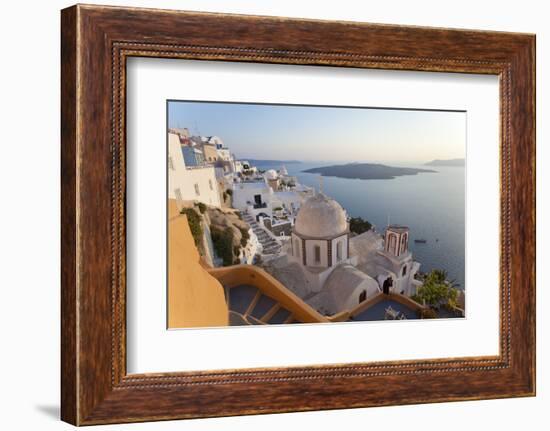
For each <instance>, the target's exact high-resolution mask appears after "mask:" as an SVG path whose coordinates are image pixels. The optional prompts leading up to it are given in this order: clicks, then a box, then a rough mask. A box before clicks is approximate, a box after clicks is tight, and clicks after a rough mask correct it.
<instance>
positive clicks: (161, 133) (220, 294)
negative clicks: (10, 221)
mask: <svg viewBox="0 0 550 431" xmlns="http://www.w3.org/2000/svg"><path fill="white" fill-rule="evenodd" d="M205 29H208V31H204V30H205ZM61 30H62V34H61V42H62V95H61V101H62V103H61V106H62V154H61V161H62V184H61V185H62V346H61V349H62V419H63V420H65V421H67V422H70V423H73V424H76V425H88V424H102V423H115V422H137V421H148V420H164V419H178V418H193V417H211V416H223V415H238V414H256V413H270V412H288V411H306V410H319V409H335V408H352V407H366V406H381V405H392V404H411V403H424V402H441V401H450V400H471V399H483V398H500V397H512V396H531V395H534V393H535V172H534V169H535V162H534V160H535V133H534V124H535V123H534V120H535V112H534V100H535V79H534V70H535V54H534V52H535V51H534V47H535V37H534V36H533V35H528V34H512V33H499V32H485V31H470V30H450V29H434V28H421V27H403V26H388V25H376V24H365V23H351V22H329V21H313V20H296V19H286V18H275V17H253V16H240V15H220V14H210V13H196V12H179V11H165V10H148V9H133V8H119V7H103V6H92V5H89V6H81V5H78V6H73V7H71V8H68V9H65V10H63V11H62V29H61ZM256 393H261V394H262V396H261V397H258V396H254V394H256Z"/></svg>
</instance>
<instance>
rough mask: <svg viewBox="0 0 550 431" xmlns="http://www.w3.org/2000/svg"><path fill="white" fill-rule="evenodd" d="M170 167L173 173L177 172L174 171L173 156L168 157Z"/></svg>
mask: <svg viewBox="0 0 550 431" xmlns="http://www.w3.org/2000/svg"><path fill="white" fill-rule="evenodd" d="M168 167H169V168H170V169H172V170H173V171H174V170H175V169H174V162H173V161H172V156H168Z"/></svg>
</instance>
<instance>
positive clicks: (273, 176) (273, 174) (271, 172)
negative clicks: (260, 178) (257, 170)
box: [265, 169, 279, 180]
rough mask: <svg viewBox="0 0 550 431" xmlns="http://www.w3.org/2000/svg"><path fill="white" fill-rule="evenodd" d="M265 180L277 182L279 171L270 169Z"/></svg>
mask: <svg viewBox="0 0 550 431" xmlns="http://www.w3.org/2000/svg"><path fill="white" fill-rule="evenodd" d="M265 178H266V179H267V180H276V179H277V178H279V174H277V171H276V170H275V169H269V170H268V171H266V173H265Z"/></svg>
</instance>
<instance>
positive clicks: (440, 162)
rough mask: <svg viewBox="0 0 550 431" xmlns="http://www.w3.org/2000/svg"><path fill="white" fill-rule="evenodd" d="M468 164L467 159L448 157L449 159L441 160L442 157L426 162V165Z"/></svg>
mask: <svg viewBox="0 0 550 431" xmlns="http://www.w3.org/2000/svg"><path fill="white" fill-rule="evenodd" d="M465 164H466V160H464V159H448V160H441V159H435V160H432V161H431V162H428V163H425V165H426V166H464V165H465Z"/></svg>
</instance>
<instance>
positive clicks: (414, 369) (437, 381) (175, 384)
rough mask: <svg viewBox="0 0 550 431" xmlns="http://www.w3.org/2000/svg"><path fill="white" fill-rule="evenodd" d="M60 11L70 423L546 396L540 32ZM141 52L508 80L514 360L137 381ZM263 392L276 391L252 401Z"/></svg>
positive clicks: (508, 324) (505, 209)
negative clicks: (129, 113) (134, 192)
mask: <svg viewBox="0 0 550 431" xmlns="http://www.w3.org/2000/svg"><path fill="white" fill-rule="evenodd" d="M61 17H62V20H61V21H62V22H61V24H62V25H61V50H62V55H61V83H62V92H61V108H62V109H61V111H62V112H61V129H62V133H61V139H62V146H61V169H62V172H61V193H62V197H61V206H62V215H61V228H62V238H61V253H62V256H61V258H62V268H61V271H62V277H61V279H62V280H61V308H62V322H61V339H62V344H61V356H62V363H61V367H62V368H61V371H62V372H61V375H62V378H61V388H62V390H61V416H62V419H63V420H65V421H67V422H70V423H72V424H75V425H88V424H101V423H113V422H137V421H147V420H162V419H177V418H191V417H210V416H228V415H240V414H256V413H272V412H288V411H306V410H320V409H337V408H351V407H365V406H381V405H390V404H412V403H424V402H441V401H450V400H472V399H481V398H502V397H511V396H530V395H534V393H535V37H534V35H527V34H512V33H499V32H484V31H466V30H449V29H436V28H422V27H402V26H389V25H374V24H362V23H352V22H331V21H313V20H296V19H286V18H275V17H254V16H242V15H219V14H207V13H196V12H192V13H190V12H177V11H166V10H153V9H149V10H148V9H132V8H119V7H103V6H81V5H78V6H73V7H71V8H68V9H65V10H63V11H62V14H61ZM205 27H207V28H208V29H209V31H208V32H204V31H202V29H203V28H205ZM131 56H140V57H164V58H180V59H198V60H206V61H207V60H223V61H240V62H257V63H285V64H300V65H330V66H345V67H356V68H376V69H394V70H395V69H398V70H419V71H441V72H461V73H481V74H494V75H498V76H499V77H500V106H501V112H500V116H501V123H500V127H501V129H500V132H501V133H500V137H501V143H500V146H501V196H500V203H501V219H500V226H501V229H500V233H501V235H500V237H501V241H500V242H501V244H500V246H501V250H500V256H501V259H500V266H501V280H500V317H501V318H500V354H499V355H498V356H495V357H466V358H442V359H432V360H419V361H392V362H380V363H362V364H359V363H358V364H338V365H327V366H304V367H289V368H266V369H245V370H226V371H208V370H205V371H203V372H181V373H159V374H140V375H136V374H133V375H127V373H126V366H125V364H126V350H125V344H126V343H125V337H126V326H125V325H126V319H125V311H126V309H125V298H126V285H125V280H126V277H125V274H126V273H125V254H126V246H125V192H126V183H125V182H126V172H125V154H126V138H125V129H126V124H125V122H126V112H125V100H126V59H127V58H128V57H131ZM495 222H496V220H495ZM256 392H258V393H261V394H262V396H261V397H256V396H251V394H254V393H256ZM305 393H307V396H304V394H305Z"/></svg>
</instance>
